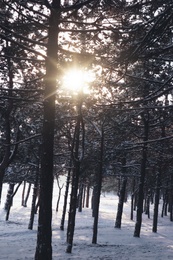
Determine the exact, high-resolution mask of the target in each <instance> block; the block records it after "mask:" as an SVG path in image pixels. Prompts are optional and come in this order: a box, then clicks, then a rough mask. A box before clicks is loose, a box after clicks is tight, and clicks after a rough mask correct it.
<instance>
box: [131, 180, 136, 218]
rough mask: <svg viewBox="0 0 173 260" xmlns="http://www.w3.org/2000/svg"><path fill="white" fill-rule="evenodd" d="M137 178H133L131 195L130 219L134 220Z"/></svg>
mask: <svg viewBox="0 0 173 260" xmlns="http://www.w3.org/2000/svg"><path fill="white" fill-rule="evenodd" d="M135 184H136V182H135V178H133V183H132V195H131V212H130V219H131V220H133V210H134V197H135Z"/></svg>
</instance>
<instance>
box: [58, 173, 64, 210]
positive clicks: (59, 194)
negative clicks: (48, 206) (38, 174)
mask: <svg viewBox="0 0 173 260" xmlns="http://www.w3.org/2000/svg"><path fill="white" fill-rule="evenodd" d="M56 179H57V184H58V188H59V192H58V199H57V203H56V212H58V208H59V202H60V198H61V191H62V188H63V187H64V184H63V185H62V186H61V187H60V184H59V180H58V176H56Z"/></svg>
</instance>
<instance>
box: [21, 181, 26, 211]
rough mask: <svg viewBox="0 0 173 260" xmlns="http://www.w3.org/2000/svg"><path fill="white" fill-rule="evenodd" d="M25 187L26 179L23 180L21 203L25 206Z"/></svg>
mask: <svg viewBox="0 0 173 260" xmlns="http://www.w3.org/2000/svg"><path fill="white" fill-rule="evenodd" d="M25 188H26V181H24V182H23V191H22V203H21V205H22V206H24V201H25Z"/></svg>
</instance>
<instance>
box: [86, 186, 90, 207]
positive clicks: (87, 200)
mask: <svg viewBox="0 0 173 260" xmlns="http://www.w3.org/2000/svg"><path fill="white" fill-rule="evenodd" d="M89 197H90V185H89V183H87V191H86V208H89Z"/></svg>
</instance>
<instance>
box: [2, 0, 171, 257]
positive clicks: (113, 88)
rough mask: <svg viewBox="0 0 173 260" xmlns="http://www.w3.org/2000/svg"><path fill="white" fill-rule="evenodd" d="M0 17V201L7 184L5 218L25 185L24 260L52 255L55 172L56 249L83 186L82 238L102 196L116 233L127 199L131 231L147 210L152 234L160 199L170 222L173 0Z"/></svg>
mask: <svg viewBox="0 0 173 260" xmlns="http://www.w3.org/2000/svg"><path fill="white" fill-rule="evenodd" d="M0 18H1V19H0V51H1V52H0V119H1V125H0V198H1V194H2V191H3V185H4V184H8V185H9V189H8V194H7V200H6V203H5V210H6V221H8V219H9V216H10V209H11V206H12V201H13V198H14V196H15V194H16V192H17V190H18V188H19V187H20V185H21V184H22V185H23V186H24V188H25V186H27V185H29V187H31V185H34V189H33V197H32V207H31V218H30V223H29V226H28V228H29V229H31V230H32V227H33V222H34V215H35V213H36V212H37V210H38V230H37V243H36V245H35V256H34V257H35V260H44V259H45V260H52V257H53V251H52V198H53V183H54V180H56V181H57V182H58V185H59V191H60V192H61V189H62V186H61V185H60V182H59V180H60V178H61V177H62V176H63V177H65V178H66V188H65V196H64V206H63V212H62V218H61V225H60V229H61V230H62V231H63V230H64V221H65V217H66V218H68V227H67V230H66V231H65V232H67V247H66V253H67V254H71V253H72V249H73V237H74V231H75V222H76V211H77V210H78V211H82V206H83V204H84V200H86V206H87V204H88V201H89V199H90V195H91V191H92V215H93V236H92V244H97V234H98V222H99V206H100V196H101V193H102V192H104V191H114V192H115V193H117V195H118V198H119V201H118V208H117V213H116V221H115V228H118V229H121V221H122V214H123V205H124V202H126V201H127V199H130V202H131V220H133V219H134V215H133V213H134V211H135V212H136V214H135V217H136V219H135V227H134V234H133V236H134V237H136V238H140V234H141V225H142V220H143V215H144V214H146V215H147V216H148V218H150V206H151V205H152V207H153V212H154V213H153V225H152V231H153V233H157V225H158V213H159V211H158V209H159V203H160V201H162V217H164V216H167V215H169V221H171V222H172V221H173V158H172V152H173V146H172V138H173V134H172V130H173V128H172V121H173V117H172V113H173V92H172V90H173V85H172V84H173V68H172V65H173V64H172V62H173V54H172V50H173V39H172V34H173V32H172V28H173V3H172V1H171V0H164V1H163V0H162V1H161V0H158V1H155V0H29V1H26V0H1V3H0ZM69 191H70V192H69ZM68 198H69V199H70V204H69V212H66V211H67V201H68ZM26 199H27V198H26ZM25 204H26V201H25V200H23V202H22V205H23V206H24V207H25V206H26V205H25ZM57 210H58V202H57ZM33 253H34V252H33Z"/></svg>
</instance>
